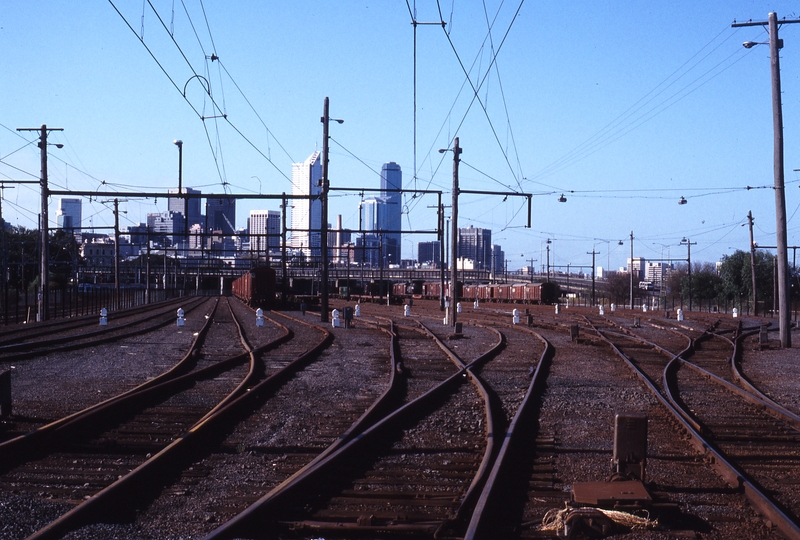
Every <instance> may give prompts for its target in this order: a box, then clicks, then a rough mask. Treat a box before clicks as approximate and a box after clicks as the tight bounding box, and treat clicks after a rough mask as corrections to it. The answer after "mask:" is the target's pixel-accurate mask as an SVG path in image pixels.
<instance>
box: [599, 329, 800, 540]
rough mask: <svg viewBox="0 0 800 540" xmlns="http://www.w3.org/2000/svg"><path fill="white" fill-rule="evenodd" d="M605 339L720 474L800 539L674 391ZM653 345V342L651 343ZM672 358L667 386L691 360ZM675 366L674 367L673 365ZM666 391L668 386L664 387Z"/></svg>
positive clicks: (790, 522) (793, 525) (791, 524)
mask: <svg viewBox="0 0 800 540" xmlns="http://www.w3.org/2000/svg"><path fill="white" fill-rule="evenodd" d="M604 339H605V340H606V341H607V343H609V345H611V347H612V348H613V349H614V350H615V351H616V352H617V354H618V355H619V356H620V357H621V358H622V359H623V361H625V362H626V364H627V365H628V366H629V367H631V368H632V369H633V370H634V372H635V373H636V374H637V375H638V376H639V377H640V379H642V381H643V382H644V383H645V385H646V386H647V387H648V388H649V389H650V390H651V392H653V394H654V396H655V397H656V399H658V400H659V401H660V402H661V403H662V405H664V406H665V407H666V408H667V410H668V411H669V412H670V413H671V414H672V416H673V417H674V418H675V419H676V420H677V421H678V422H679V423H680V424H681V425H682V426H683V428H684V430H685V431H686V433H687V434H688V435H689V441H690V443H691V444H692V446H693V447H694V448H695V449H696V450H697V451H698V452H699V453H701V454H704V455H706V456H708V457H709V458H710V459H709V461H710V464H711V466H712V467H713V469H714V470H715V471H716V472H717V474H719V475H720V477H722V478H723V479H724V480H725V481H726V482H727V483H728V485H730V486H731V487H732V488H734V489H740V490H742V492H743V493H744V495H745V497H746V498H747V499H748V500H749V501H750V503H751V504H752V505H753V506H754V507H755V508H756V509H757V510H758V511H759V512H760V513H761V514H762V515H763V516H765V517H766V518H767V519H769V520H771V522H772V523H773V524H774V525H775V526H776V527H777V528H778V529H779V530H780V531H781V532H782V533H783V534H784V535H785V536H786V537H787V538H791V539H795V540H797V539H800V526H798V524H797V523H795V522H794V520H793V519H792V518H791V516H789V515H787V514H786V513H785V512H784V511H783V510H782V509H781V508H780V507H779V506H778V505H777V504H776V503H775V502H774V501H773V500H772V499H771V498H770V497H769V496H768V495H766V494H765V493H764V492H763V491H762V490H761V489H760V488H759V487H758V486H756V485H755V484H754V483H753V482H752V481H750V480H749V477H748V476H747V475H745V474H744V473H743V472H742V471H741V470H740V469H739V468H738V467H736V466H735V465H733V464H732V463H730V462H729V461H728V460H727V459H726V458H725V457H724V456H723V454H722V453H721V452H720V451H719V450H717V449H716V447H715V446H714V445H713V444H711V443H709V442H708V441H707V440H706V439H705V437H704V436H703V435H702V433H701V430H700V429H697V427H699V424H697V422H694V421H688V420H687V418H686V416H685V415H687V414H688V413H687V412H686V411H683V410H682V408H679V407H678V406H677V402H676V401H675V399H674V397H673V396H672V395H671V393H670V396H669V398H666V397H665V396H663V395H662V393H661V392H660V391H659V390H658V389H657V388H656V387H655V385H654V384H653V383H652V381H650V379H649V378H648V377H647V376H646V375H644V373H642V372H641V370H640V369H639V368H638V367H637V366H636V365H635V363H634V362H632V361H631V360H630V359H629V358H628V357H627V356H626V355H625V354H623V353H622V352H621V351H620V350H619V349H618V348H617V347H616V346H615V345H614V344H613V343H611V341H610V340H608V338H605V337H604ZM641 341H643V342H647V341H646V340H644V339H641ZM652 345H654V344H652ZM670 355H671V356H673V358H672V360H670V361H669V362H668V364H667V367H666V368H665V370H664V378H665V380H664V384H665V389H666V388H667V386H666V385H667V380H666V377H667V370H672V369H675V367H674V366H675V365H678V364H679V363H681V362H685V363H687V364H691V362H687V361H686V360H684V359H683V358H680V356H679V355H674V354H672V353H670ZM670 366H673V367H670ZM665 391H666V390H665Z"/></svg>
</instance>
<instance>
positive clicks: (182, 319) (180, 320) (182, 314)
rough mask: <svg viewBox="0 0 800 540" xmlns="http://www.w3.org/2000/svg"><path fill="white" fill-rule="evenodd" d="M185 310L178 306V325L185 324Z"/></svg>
mask: <svg viewBox="0 0 800 540" xmlns="http://www.w3.org/2000/svg"><path fill="white" fill-rule="evenodd" d="M184 314H185V312H184V311H183V308H178V326H183V323H184V321H185V319H184V318H183V316H184Z"/></svg>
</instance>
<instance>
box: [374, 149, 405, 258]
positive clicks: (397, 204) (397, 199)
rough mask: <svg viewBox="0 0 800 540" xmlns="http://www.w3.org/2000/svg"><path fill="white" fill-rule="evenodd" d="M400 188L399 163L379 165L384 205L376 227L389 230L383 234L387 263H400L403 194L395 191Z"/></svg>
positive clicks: (400, 172) (401, 173) (401, 185)
mask: <svg viewBox="0 0 800 540" xmlns="http://www.w3.org/2000/svg"><path fill="white" fill-rule="evenodd" d="M400 189H403V171H402V170H400V165H398V164H397V163H395V162H393V161H390V162H389V163H384V164H383V167H381V198H382V199H383V204H384V205H385V206H386V207H385V209H384V211H383V212H382V213H381V218H382V219H381V221H380V222H379V223H378V229H380V230H382V231H389V232H386V233H384V235H383V245H384V250H385V253H384V259H385V260H386V261H387V262H388V263H389V264H400V251H401V247H402V245H401V244H402V240H401V235H400V229H401V228H402V225H403V222H402V213H403V194H402V193H400V192H399V191H396V190H400Z"/></svg>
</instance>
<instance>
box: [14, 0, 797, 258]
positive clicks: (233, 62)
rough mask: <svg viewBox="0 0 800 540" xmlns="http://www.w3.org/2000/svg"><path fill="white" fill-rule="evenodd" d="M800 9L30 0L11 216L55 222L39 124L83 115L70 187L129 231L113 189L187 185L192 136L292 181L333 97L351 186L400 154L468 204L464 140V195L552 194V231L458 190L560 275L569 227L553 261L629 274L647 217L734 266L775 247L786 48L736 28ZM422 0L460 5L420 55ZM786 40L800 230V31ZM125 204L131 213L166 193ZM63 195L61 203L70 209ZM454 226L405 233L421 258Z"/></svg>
mask: <svg viewBox="0 0 800 540" xmlns="http://www.w3.org/2000/svg"><path fill="white" fill-rule="evenodd" d="M797 9H798V8H797V7H796V3H793V2H788V1H774V2H773V1H769V2H759V1H746V0H734V1H725V2H723V1H720V0H712V1H709V2H680V3H676V2H674V1H666V0H651V1H647V2H644V1H639V2H633V1H628V2H597V1H594V0H592V1H588V0H587V1H575V2H554V1H548V2H534V1H533V0H528V1H526V2H519V0H514V1H511V2H509V1H500V0H485V1H484V2H478V1H475V0H472V1H469V2H464V1H459V0H450V1H449V2H446V1H441V2H440V3H439V4H438V5H437V3H436V2H434V1H427V0H417V1H416V2H414V1H412V0H409V1H408V2H405V1H401V0H382V1H378V2H374V1H369V0H364V1H361V2H352V1H349V0H343V1H341V2H326V1H321V2H320V1H309V2H275V1H268V2H263V1H262V2H255V1H236V2H221V1H219V0H204V1H203V2H202V3H201V2H198V1H197V0H183V1H181V0H178V1H174V0H171V1H169V2H167V1H164V0H145V1H144V2H141V1H135V2H134V1H130V0H113V1H111V2H109V1H101V0H95V1H90V2H73V1H67V0H63V1H56V0H43V1H39V2H19V1H13V0H12V1H7V2H4V5H3V9H2V10H0V51H2V55H0V73H2V82H0V180H3V181H6V182H5V184H4V185H5V186H6V189H4V190H2V192H3V193H2V195H3V201H2V203H3V205H2V211H3V217H4V218H5V219H6V220H7V221H9V222H10V223H12V224H14V225H22V226H25V227H31V228H35V227H36V226H37V215H38V212H39V205H40V203H39V195H38V186H36V185H27V184H13V183H11V182H7V181H10V180H36V179H38V178H39V173H40V165H39V149H38V147H37V146H36V138H37V134H36V133H34V132H29V133H25V132H22V133H20V132H17V131H16V129H17V128H20V127H39V126H41V125H42V124H47V125H48V126H49V127H60V128H64V131H63V132H52V133H51V135H50V138H49V141H50V142H52V143H59V144H63V145H64V147H63V148H62V149H57V148H55V147H50V151H49V156H50V157H49V173H50V187H51V189H72V190H84V191H95V192H96V193H97V195H96V197H93V198H92V200H91V202H90V201H89V200H88V199H86V200H85V201H84V205H83V218H84V221H83V226H84V227H87V226H95V227H103V226H111V225H113V215H112V213H111V210H110V207H111V205H110V204H108V203H107V202H106V201H108V200H109V199H110V198H113V197H114V196H117V197H120V198H122V199H125V197H124V195H121V194H120V193H122V192H125V191H156V192H165V191H166V190H167V189H169V188H175V187H177V182H178V151H177V148H176V147H175V146H174V145H173V144H172V141H173V140H174V139H181V140H183V143H184V146H183V149H184V150H183V160H184V163H183V183H184V186H188V187H192V188H197V189H200V190H202V191H203V192H204V193H222V192H227V193H259V192H260V193H263V194H280V193H282V192H287V193H291V189H292V187H291V181H290V178H291V164H292V163H293V162H298V161H302V160H304V159H305V158H307V157H308V156H309V155H310V154H311V153H312V152H314V151H315V150H319V149H321V147H322V143H321V139H322V126H321V123H320V116H321V115H322V107H323V100H324V98H325V97H326V96H328V97H329V98H330V115H331V117H333V118H340V119H344V123H343V124H341V125H340V124H338V123H331V126H330V130H331V133H330V134H331V145H330V149H331V152H330V179H331V185H332V186H333V187H348V188H377V187H379V184H380V180H379V171H380V167H381V164H383V163H385V162H388V161H394V162H397V163H398V164H400V166H401V167H402V170H403V181H404V186H405V187H406V188H416V189H419V190H439V191H442V192H443V200H444V201H446V204H448V205H449V201H450V193H451V189H452V169H453V167H452V153H449V152H448V153H439V152H438V150H439V149H440V148H448V147H451V146H452V140H453V137H455V136H458V137H459V140H460V144H461V146H462V148H463V154H462V155H461V158H462V160H463V161H462V163H461V167H460V175H459V176H460V185H461V188H462V189H464V190H487V191H498V192H511V191H514V192H524V193H530V194H532V195H533V210H532V226H531V228H530V229H528V228H526V227H525V225H526V222H527V207H526V205H525V198H523V197H514V196H510V197H508V198H507V199H506V198H504V197H503V196H500V195H474V194H462V195H461V197H460V199H459V224H460V225H461V226H464V227H466V226H470V225H473V226H475V227H481V228H489V229H491V230H492V239H493V241H494V242H495V243H499V244H501V245H502V247H503V249H504V250H505V253H506V259H507V260H508V266H509V269H516V268H519V267H521V266H523V265H525V264H529V263H530V261H531V260H535V262H534V265H536V266H537V267H539V268H540V267H541V266H542V265H543V264H544V263H545V257H546V255H545V252H544V246H545V242H546V240H547V239H551V242H552V243H551V244H550V245H551V254H550V258H551V260H550V262H551V264H553V265H554V266H566V265H567V264H570V265H572V267H580V266H587V267H588V266H589V265H591V252H592V251H595V252H597V261H596V264H597V265H598V266H604V267H610V268H612V269H615V268H617V267H619V266H622V265H624V264H625V259H626V258H627V257H628V256H630V234H631V231H633V235H634V237H635V240H634V255H635V256H636V257H645V258H647V259H660V258H662V257H663V258H665V259H666V258H669V257H671V258H673V259H678V258H684V259H685V258H686V252H687V248H686V246H685V245H683V246H681V245H679V243H680V241H681V239H683V238H687V239H689V240H690V241H691V242H692V252H691V254H692V260H693V262H695V261H697V262H700V261H708V262H714V261H717V260H719V259H720V257H721V256H722V255H723V254H726V253H731V252H732V251H733V250H735V249H747V248H748V231H747V227H746V226H744V227H743V226H742V225H743V224H746V223H747V213H748V211H752V212H753V215H754V217H755V240H756V242H757V243H758V244H759V245H762V246H774V245H775V243H776V241H775V202H774V190H773V189H772V188H771V186H772V185H773V167H772V156H773V132H772V105H771V89H770V62H769V49H768V47H767V46H765V45H762V46H756V47H753V48H752V49H745V48H743V47H742V42H744V41H759V42H765V41H767V40H768V35H767V32H766V29H765V28H762V27H750V28H739V29H735V28H731V23H732V22H733V21H734V19H736V20H738V21H746V20H748V19H753V20H757V21H766V20H767V15H768V13H769V12H773V11H774V12H777V14H778V16H779V18H784V17H786V18H787V19H797V18H800V13H798V12H796V11H795V10H797ZM413 12H416V20H417V21H418V22H419V23H437V22H439V21H441V20H444V21H445V22H446V25H445V27H444V29H443V28H442V25H441V24H433V25H428V24H419V25H417V27H416V62H415V55H414V42H415V41H414V26H413V25H412V20H413V18H412V13H413ZM780 37H781V38H783V40H784V43H785V47H784V49H783V50H782V54H781V69H782V85H783V115H784V126H785V130H784V140H785V167H786V201H787V204H786V206H787V215H788V218H789V222H788V231H789V245H790V246H794V245H798V244H800V214H798V209H800V189H798V186H800V173H798V172H795V171H794V170H793V169H796V168H800V24H787V25H784V26H782V27H781V29H780ZM212 55H214V58H215V59H212ZM216 58H218V59H216ZM415 65H416V115H415V99H414V97H415V92H414V88H415V86H414V74H415ZM467 73H468V74H469V80H468V79H467V75H466V74H467ZM206 88H210V92H211V97H213V102H212V99H211V97H209V95H208V94H207V93H206ZM476 90H477V98H476V97H475V96H476ZM184 93H185V97H184ZM222 114H225V115H226V118H222V117H219V118H212V117H215V116H221V115H222ZM201 117H205V120H203V119H202V118H201ZM415 117H416V131H415ZM415 133H416V137H415ZM748 186H749V187H751V188H758V189H747V187H748ZM562 194H563V195H564V197H566V199H567V201H566V202H565V203H560V202H559V201H558V199H559V197H560V196H561V195H562ZM332 195H333V197H332V199H331V206H330V221H331V222H335V219H336V215H337V214H341V215H342V218H343V221H344V225H345V227H349V228H353V229H357V228H358V203H359V200H360V199H361V196H362V195H361V194H360V193H358V192H357V191H353V192H335V193H333V194H332ZM370 195H371V194H369V193H366V194H365V196H370ZM681 197H684V198H685V199H686V200H687V201H688V202H687V204H684V205H679V204H678V200H679V199H680V198H681ZM404 200H405V204H404V207H403V210H404V215H403V227H404V228H405V229H415V230H432V229H434V228H435V225H436V211H435V208H431V207H435V206H436V204H437V198H436V196H435V195H426V196H416V197H414V196H412V194H407V195H405V198H404ZM120 206H121V209H122V210H124V211H125V212H126V213H125V214H122V215H121V216H120V222H121V224H122V225H123V226H127V225H133V224H136V223H139V222H143V221H145V219H146V214H147V213H148V212H156V211H163V210H165V209H166V200H165V199H164V198H159V199H157V200H153V199H147V200H145V199H127V202H124V203H122V204H121V205H120ZM278 206H279V202H277V201H274V200H262V201H248V202H240V203H239V205H238V209H237V210H238V211H237V223H236V225H237V226H238V227H243V226H244V225H245V222H246V218H247V215H248V213H249V210H250V209H256V208H258V209H264V208H267V209H275V210H277V209H278ZM57 207H58V201H57V198H55V197H54V198H52V199H51V202H50V206H49V215H50V223H51V225H55V214H56V209H57ZM431 239H433V238H432V237H431V236H430V235H428V236H425V235H406V236H404V240H403V246H402V247H403V257H404V258H412V257H414V256H415V255H416V249H415V246H416V244H417V242H420V241H426V240H431ZM619 241H622V242H623V243H622V245H620V244H619ZM695 242H696V244H695ZM792 255H793V252H792V250H790V252H789V261H790V263H791V262H792ZM587 270H588V269H587Z"/></svg>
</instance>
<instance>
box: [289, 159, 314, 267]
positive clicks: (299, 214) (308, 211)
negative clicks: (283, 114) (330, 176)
mask: <svg viewBox="0 0 800 540" xmlns="http://www.w3.org/2000/svg"><path fill="white" fill-rule="evenodd" d="M321 180H322V162H321V161H320V154H319V152H314V153H313V154H311V155H310V156H309V157H308V159H306V160H305V161H303V162H301V163H293V164H292V195H300V196H306V197H307V196H310V195H311V196H313V195H319V194H320V192H321V191H322V187H321V186H320V181H321ZM292 205H293V206H292V236H291V241H290V245H291V247H292V248H295V249H300V250H302V251H303V253H304V254H305V256H306V257H313V258H317V259H319V257H320V245H321V244H322V242H321V238H320V230H321V228H322V201H320V199H319V198H311V199H294V200H293V201H292Z"/></svg>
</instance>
